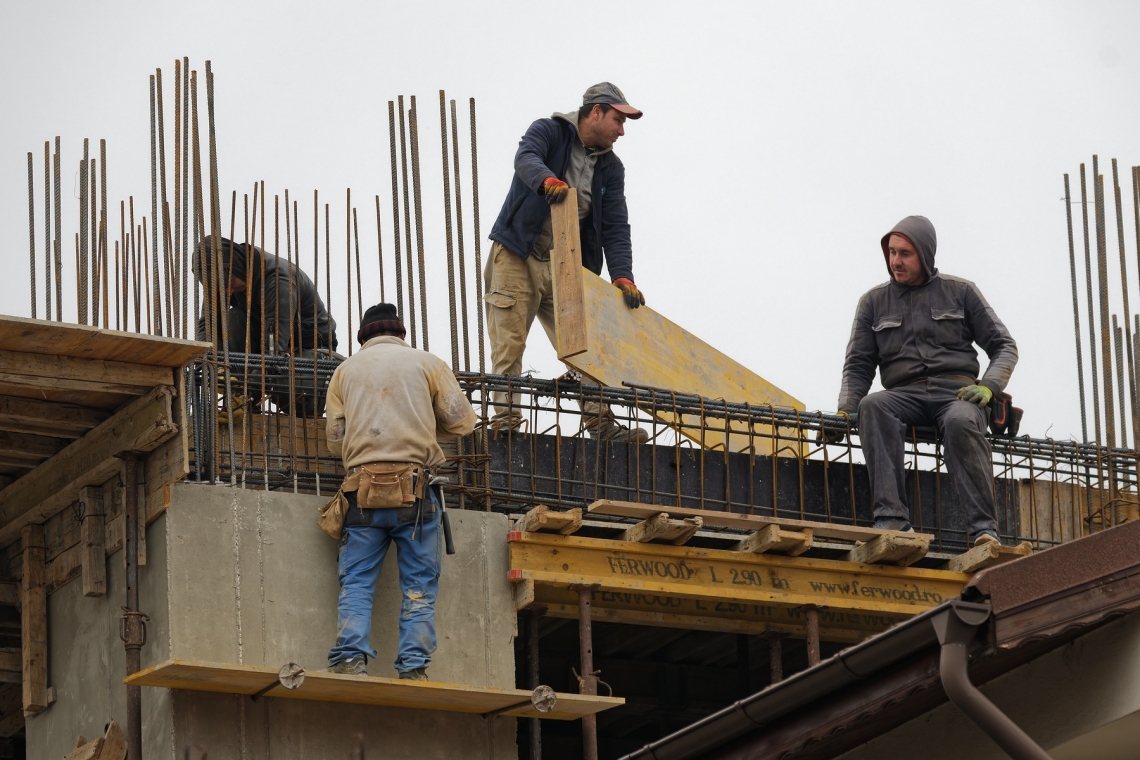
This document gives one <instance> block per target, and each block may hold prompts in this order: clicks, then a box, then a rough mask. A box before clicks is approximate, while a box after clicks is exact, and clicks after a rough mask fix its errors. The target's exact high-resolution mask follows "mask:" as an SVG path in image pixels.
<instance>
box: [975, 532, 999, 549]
mask: <svg viewBox="0 0 1140 760" xmlns="http://www.w3.org/2000/svg"><path fill="white" fill-rule="evenodd" d="M988 544H998V545H999V546H1000V545H1001V539H1000V538H998V534H997V533H996V532H995V531H992V530H983V531H982V532H981V533H979V534H978V535H976V536H974V547H975V548H977V547H979V546H986V545H988Z"/></svg>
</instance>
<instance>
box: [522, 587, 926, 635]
mask: <svg viewBox="0 0 1140 760" xmlns="http://www.w3.org/2000/svg"><path fill="white" fill-rule="evenodd" d="M577 600H578V594H577V592H576V591H573V590H571V589H569V588H564V587H558V586H546V585H539V586H535V597H534V602H533V604H535V605H537V606H540V607H542V608H543V614H544V615H546V616H548V617H561V618H572V619H576V618H577V617H578V601H577ZM590 606H591V609H592V615H593V618H594V620H600V621H603V622H609V623H632V624H635V625H651V626H660V627H665V628H687V629H691V630H695V631H717V632H720V633H749V634H757V633H764V632H766V631H779V632H781V633H787V634H790V635H792V636H795V637H796V638H804V637H805V636H806V635H807V632H806V627H805V620H804V614H803V610H802V609H800V608H798V607H788V606H786V605H779V604H759V603H756V602H732V601H724V600H718V601H710V600H703V599H689V598H686V597H681V596H666V595H663V594H648V593H644V592H640V591H613V590H606V589H599V590H597V591H594V592H593V594H592V595H591V600H590ZM907 617H909V616H908V615H886V614H883V613H881V612H856V611H850V610H847V611H844V610H832V609H827V608H824V609H821V610H820V611H819V636H820V638H821V639H822V640H824V641H837V642H843V643H848V644H854V643H857V642H859V641H862V640H863V639H865V638H867V637H868V636H870V635H872V634H875V633H878V632H880V631H885V630H886V629H887V628H890V627H891V626H893V625H895V624H896V623H899V622H901V621H903V620H905V619H906V618H907Z"/></svg>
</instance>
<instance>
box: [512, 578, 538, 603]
mask: <svg viewBox="0 0 1140 760" xmlns="http://www.w3.org/2000/svg"><path fill="white" fill-rule="evenodd" d="M511 588H512V591H513V592H514V597H515V609H516V610H521V609H523V608H524V607H529V606H530V604H531V602H533V601H534V581H528V580H523V581H519V582H518V583H515V584H513V585H512V587H511Z"/></svg>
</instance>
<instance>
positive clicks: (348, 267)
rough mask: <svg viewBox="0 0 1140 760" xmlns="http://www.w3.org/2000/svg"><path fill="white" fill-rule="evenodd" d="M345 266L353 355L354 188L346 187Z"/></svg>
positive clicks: (350, 340) (349, 348)
mask: <svg viewBox="0 0 1140 760" xmlns="http://www.w3.org/2000/svg"><path fill="white" fill-rule="evenodd" d="M344 267H345V278H346V281H347V283H348V286H347V287H348V302H347V303H346V304H345V311H346V312H347V313H348V355H349V356H352V344H353V340H352V188H345V191H344Z"/></svg>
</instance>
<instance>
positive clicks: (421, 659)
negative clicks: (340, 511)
mask: <svg viewBox="0 0 1140 760" xmlns="http://www.w3.org/2000/svg"><path fill="white" fill-rule="evenodd" d="M428 493H429V494H430V496H431V503H430V505H428V504H425V505H424V514H423V522H422V523H421V524H420V526H419V528H417V527H416V523H415V513H416V510H415V509H414V508H408V509H364V510H358V509H357V507H356V494H355V493H346V494H345V496H347V497H348V503H349V511H350V513H354V514H353V515H352V517H351V519H349V520H346V525H345V527H344V531H343V532H342V533H341V538H340V555H339V557H338V560H337V577H338V578H339V580H340V597H339V599H338V601H337V638H336V646H334V647H333V648H332V649H330V650H329V665H330V666H332V665H335V664H336V663H338V662H341V661H342V660H347V659H348V658H349V657H353V656H356V655H364V656H365V657H366V658H374V657H376V651H375V650H374V649H372V646H371V643H370V641H369V639H370V636H371V633H372V598H373V596H374V594H375V593H376V581H377V580H379V578H380V570H381V568H382V567H383V565H384V556H385V555H386V554H387V553H388V547H389V546H390V545H391V544H392V543H393V542H395V544H396V564H397V566H398V567H399V568H400V591H401V594H402V597H403V603H402V604H401V607H400V651H399V654H398V655H397V656H396V662H395V666H396V670H397V671H398V672H404V671H408V670H412V669H413V668H424V667H427V666H428V664H429V663H430V662H431V655H432V653H433V652H434V651H435V644H436V642H435V596H436V592H437V591H438V590H439V568H440V558H441V557H442V556H443V531H441V530H440V527H439V523H440V505H439V497H438V495H437V494H436V492H435V489H434V488H429V489H428ZM432 507H434V509H433V508H432ZM361 523H363V524H361ZM421 530H422V534H421ZM413 531H414V532H415V537H413V535H412V534H413Z"/></svg>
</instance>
